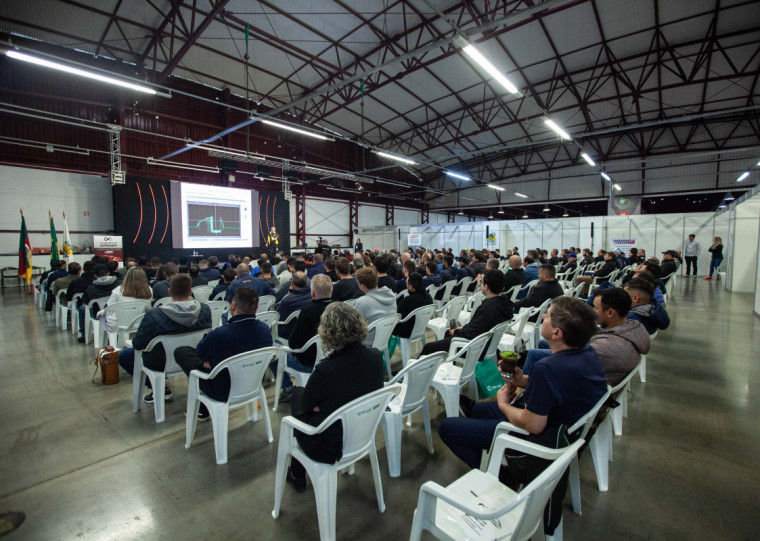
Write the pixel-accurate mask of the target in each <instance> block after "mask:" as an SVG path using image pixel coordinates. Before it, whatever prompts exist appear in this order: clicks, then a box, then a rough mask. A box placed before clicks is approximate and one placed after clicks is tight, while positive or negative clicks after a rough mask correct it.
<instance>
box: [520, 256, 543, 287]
mask: <svg viewBox="0 0 760 541" xmlns="http://www.w3.org/2000/svg"><path fill="white" fill-rule="evenodd" d="M539 266H540V264H539V262H538V252H536V250H528V253H527V254H526V256H525V258H524V259H523V269H524V270H523V272H524V273H525V282H532V281H533V280H538V267H539Z"/></svg>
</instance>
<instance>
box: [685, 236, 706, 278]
mask: <svg viewBox="0 0 760 541" xmlns="http://www.w3.org/2000/svg"><path fill="white" fill-rule="evenodd" d="M695 238H696V237H695V236H694V234H691V235H689V242H687V243H686V246H684V249H683V255H684V258H685V259H686V276H691V274H690V273H691V268H692V266H693V267H694V277H695V278H696V277H697V258H698V257H699V254H701V253H702V247H701V246H700V245H699V243H698V242H697V241H696V240H694V239H695Z"/></svg>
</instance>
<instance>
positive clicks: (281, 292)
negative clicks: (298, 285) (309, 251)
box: [275, 259, 311, 302]
mask: <svg viewBox="0 0 760 541" xmlns="http://www.w3.org/2000/svg"><path fill="white" fill-rule="evenodd" d="M296 272H302V273H303V275H304V277H305V278H306V287H307V288H310V287H311V279H310V278H309V277H308V276H306V263H305V262H303V261H302V260H300V259H296V261H295V263H293V274H295V273H296ZM292 281H293V278H292V276H291V278H290V281H289V282H287V283H284V282H282V281H280V289H278V290H277V294H276V295H275V299H276V302H280V301H281V300H282V299H283V298H284V297H285V295H287V294H288V291H289V290H290V288H291V287H292Z"/></svg>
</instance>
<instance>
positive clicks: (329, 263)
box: [325, 258, 340, 282]
mask: <svg viewBox="0 0 760 541" xmlns="http://www.w3.org/2000/svg"><path fill="white" fill-rule="evenodd" d="M325 274H326V275H327V276H329V277H330V280H332V281H333V282H337V281H338V280H340V277H339V276H338V273H337V272H335V260H334V259H333V258H327V259H325Z"/></svg>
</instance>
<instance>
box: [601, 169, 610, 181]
mask: <svg viewBox="0 0 760 541" xmlns="http://www.w3.org/2000/svg"><path fill="white" fill-rule="evenodd" d="M602 178H603V179H604V180H612V177H611V176H609V175H608V174H607V173H605V172H604V171H602Z"/></svg>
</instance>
